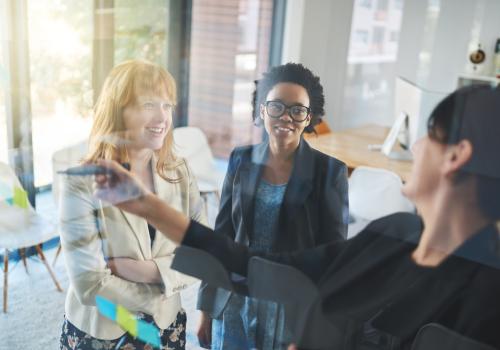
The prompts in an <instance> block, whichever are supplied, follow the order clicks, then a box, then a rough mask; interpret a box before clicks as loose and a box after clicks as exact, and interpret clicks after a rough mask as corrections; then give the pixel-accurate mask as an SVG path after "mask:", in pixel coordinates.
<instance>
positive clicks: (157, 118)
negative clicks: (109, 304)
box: [60, 60, 205, 349]
mask: <svg viewBox="0 0 500 350" xmlns="http://www.w3.org/2000/svg"><path fill="white" fill-rule="evenodd" d="M175 103H176V89H175V81H174V79H173V78H172V76H171V75H170V74H169V73H168V72H167V71H166V70H164V69H163V68H161V67H159V66H157V65H155V64H152V63H149V62H145V61H138V60H133V61H127V62H124V63H122V64H119V65H118V66H116V67H115V68H113V70H112V71H111V73H110V74H109V76H108V77H107V79H106V81H105V83H104V86H103V89H102V93H101V95H100V97H99V99H98V101H97V104H96V107H95V119H94V124H93V128H92V131H91V135H90V140H89V141H90V142H89V154H88V156H87V159H86V161H87V162H96V161H97V160H98V159H113V160H117V161H119V162H121V163H129V164H130V168H131V171H132V172H133V173H134V174H135V175H136V176H137V177H139V178H140V179H141V180H142V181H143V182H144V183H145V184H146V186H147V187H148V188H149V190H151V191H153V192H154V193H156V194H157V195H158V196H159V197H161V198H162V199H163V200H165V201H167V202H168V203H169V204H170V205H172V206H173V207H175V208H177V209H178V210H179V211H181V212H183V213H184V214H185V215H187V216H190V217H191V218H192V219H194V220H197V221H201V222H205V217H204V216H203V210H202V208H201V201H200V197H199V192H198V188H197V185H196V182H195V180H194V178H193V175H192V173H191V172H190V170H189V167H188V166H187V164H186V161H185V160H183V159H179V158H177V157H176V156H175V154H174V152H173V136H172V111H173V108H174V106H175ZM92 182H93V179H92V177H90V176H87V177H75V176H74V177H71V176H68V177H66V178H65V179H64V181H63V186H62V188H63V190H62V193H61V240H62V247H63V250H64V253H65V254H64V255H65V258H66V266H67V271H68V274H69V278H70V286H69V290H68V294H67V297H66V306H65V318H64V324H63V329H62V335H61V342H60V344H61V349H115V348H116V349H118V348H119V349H149V348H150V347H149V345H146V344H144V343H142V342H141V341H139V340H137V339H134V338H133V337H132V336H131V335H129V334H127V333H125V332H124V331H123V330H122V329H121V328H120V327H119V326H118V325H117V324H116V323H115V322H113V321H111V320H109V319H106V318H105V317H103V316H102V315H100V314H99V312H98V310H97V308H96V304H95V297H96V296H97V295H99V296H102V297H104V298H107V299H109V300H111V301H113V302H114V303H116V304H119V305H122V306H123V307H125V308H126V309H128V310H129V311H131V312H133V313H134V314H136V315H137V316H138V317H139V318H140V319H143V320H145V321H147V322H150V323H153V324H155V325H156V326H157V327H158V328H159V329H160V333H161V334H160V335H161V339H162V349H167V348H168V349H184V347H185V329H186V314H185V312H184V311H183V309H182V307H181V301H180V296H179V293H178V292H179V291H180V290H181V289H183V288H185V287H186V286H187V285H188V284H189V283H190V282H191V281H192V279H190V278H189V277H187V276H184V275H182V274H180V273H178V272H175V271H173V270H171V269H170V264H171V261H172V258H173V254H174V249H175V245H174V243H172V242H171V241H170V240H168V239H166V238H165V236H164V235H163V234H161V233H159V232H158V233H157V232H156V230H155V228H154V227H152V226H151V225H149V223H148V222H147V221H146V220H144V219H142V218H140V217H138V216H135V215H132V214H128V213H126V212H124V211H121V210H119V209H117V208H114V207H110V206H104V205H103V203H102V202H100V201H96V200H94V199H92V198H93V197H92V192H93V189H92Z"/></svg>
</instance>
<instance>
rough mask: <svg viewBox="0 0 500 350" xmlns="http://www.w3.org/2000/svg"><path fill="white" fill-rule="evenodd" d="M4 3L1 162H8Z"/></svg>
mask: <svg viewBox="0 0 500 350" xmlns="http://www.w3.org/2000/svg"><path fill="white" fill-rule="evenodd" d="M3 5H4V2H3V1H0V162H5V163H7V162H8V146H7V113H6V107H7V106H6V105H5V103H6V101H5V99H6V98H7V96H6V89H7V87H8V81H7V79H8V73H7V67H6V65H5V63H6V62H5V55H6V54H7V52H6V50H5V45H4V43H6V38H5V36H6V32H5V30H6V28H5V27H4V26H5V19H4V16H5V9H4V8H3Z"/></svg>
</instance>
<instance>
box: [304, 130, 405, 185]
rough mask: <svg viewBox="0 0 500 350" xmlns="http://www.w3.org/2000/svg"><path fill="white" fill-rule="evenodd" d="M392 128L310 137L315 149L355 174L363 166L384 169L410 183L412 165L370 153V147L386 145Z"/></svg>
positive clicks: (377, 153)
mask: <svg viewBox="0 0 500 350" xmlns="http://www.w3.org/2000/svg"><path fill="white" fill-rule="evenodd" d="M389 130H390V128H387V127H384V126H379V125H366V126H362V127H359V128H354V129H348V130H344V131H339V132H331V133H328V134H322V135H318V136H316V135H314V134H310V135H306V137H305V139H306V140H307V142H308V143H309V144H310V145H311V147H313V148H315V149H317V150H319V151H321V152H323V153H326V154H328V155H331V156H333V157H335V158H338V159H340V160H341V161H343V162H344V163H346V164H347V167H348V168H349V170H350V171H351V170H352V169H354V168H356V167H358V166H360V165H365V166H370V167H374V168H383V169H387V170H390V171H392V172H394V173H396V174H398V175H399V176H400V177H401V179H402V180H403V181H407V180H408V179H409V177H410V173H411V165H412V162H411V161H402V160H394V159H389V158H387V157H386V156H385V155H383V154H382V153H381V152H380V151H370V150H368V145H373V144H382V143H383V142H384V139H385V137H386V135H387V134H388V133H389Z"/></svg>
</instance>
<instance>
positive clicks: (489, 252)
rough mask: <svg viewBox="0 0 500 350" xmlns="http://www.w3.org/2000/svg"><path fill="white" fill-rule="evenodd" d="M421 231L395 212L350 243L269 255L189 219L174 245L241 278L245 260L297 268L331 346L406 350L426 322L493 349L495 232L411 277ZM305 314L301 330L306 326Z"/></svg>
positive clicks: (499, 262) (496, 338) (497, 264)
mask: <svg viewBox="0 0 500 350" xmlns="http://www.w3.org/2000/svg"><path fill="white" fill-rule="evenodd" d="M421 230H422V223H421V221H420V219H419V218H418V217H417V216H415V215H413V214H408V213H399V214H394V215H391V216H388V217H385V218H382V219H379V220H377V221H374V222H373V223H371V224H370V225H369V226H368V227H367V228H365V229H364V230H363V232H361V233H360V234H359V235H357V236H356V237H354V238H353V239H351V240H348V241H343V242H333V243H329V244H326V245H323V246H320V247H315V248H312V249H308V250H306V251H302V252H296V253H279V254H276V253H256V252H252V251H250V250H249V249H248V248H247V247H245V246H243V245H239V244H237V243H235V242H233V241H231V240H230V239H228V238H226V237H221V236H220V235H217V234H214V233H213V232H210V230H209V229H207V228H206V227H204V226H202V225H200V224H198V223H196V222H194V221H192V222H191V225H190V227H189V229H188V231H187V233H186V236H185V238H184V241H183V242H182V244H183V245H187V246H191V247H194V248H198V249H202V250H205V251H207V252H209V253H210V254H212V255H213V256H215V257H216V258H217V259H218V260H219V261H220V262H221V263H222V264H223V265H224V266H225V268H226V269H227V270H228V271H232V272H236V273H238V274H240V275H244V276H245V275H246V274H247V267H248V262H249V260H250V258H251V257H252V256H263V257H265V258H267V259H270V260H273V261H276V262H279V263H283V264H287V265H291V266H294V267H295V268H297V269H299V270H301V271H302V272H303V273H304V274H305V275H307V276H308V277H310V278H311V279H312V280H313V282H314V283H315V284H316V285H317V287H318V289H319V294H320V302H321V306H322V310H323V313H324V314H325V316H326V317H327V319H329V321H330V324H329V325H328V324H326V323H325V324H324V327H325V328H324V330H323V331H322V332H323V333H324V334H330V335H331V334H333V333H336V334H338V335H340V337H337V336H335V337H333V338H332V344H331V345H332V346H331V348H338V349H363V350H365V349H374V350H375V349H377V350H382V349H383V350H387V349H391V350H396V349H397V350H399V349H410V347H411V344H412V342H413V340H414V338H415V336H416V334H417V332H418V330H419V329H420V328H421V327H422V326H423V325H425V324H428V323H438V324H441V325H443V326H445V327H447V328H449V329H452V330H454V331H456V332H458V333H460V334H462V335H464V336H466V337H469V338H472V339H475V340H477V341H479V342H482V343H486V344H489V345H492V346H494V347H495V348H500V333H499V332H498V324H500V298H499V297H498V296H499V295H500V257H499V251H500V250H499V248H500V238H499V237H500V236H499V231H498V229H497V228H496V227H495V226H494V225H490V226H488V227H485V228H484V229H483V230H480V231H479V232H477V233H476V234H475V235H473V236H472V237H471V238H469V239H468V240H467V241H466V242H464V243H463V244H462V246H461V247H459V248H458V249H457V250H456V251H455V252H454V253H453V254H452V255H450V256H449V257H448V258H447V259H446V260H445V261H443V262H442V263H441V264H440V265H439V266H437V267H435V268H420V269H421V270H423V271H419V270H418V269H419V268H418V267H417V268H416V267H414V264H413V265H412V264H411V263H409V262H410V261H411V259H410V256H411V252H412V251H413V250H414V249H415V247H416V245H417V243H418V240H419V236H420V232H421ZM179 270H180V271H181V272H182V269H179ZM416 271H417V272H418V273H415V272H416ZM406 275H409V277H410V278H408V277H407V276H406ZM412 276H415V278H412ZM198 277H203V276H198ZM405 281H407V282H408V283H406V284H405V283H404V282H405ZM269 288H273V287H272V285H270V286H269ZM394 288H397V289H396V290H395V289H394ZM277 301H279V300H277ZM307 316H308V315H305V317H306V318H305V319H304V320H301V324H304V325H307V324H308V322H307ZM332 327H333V328H332Z"/></svg>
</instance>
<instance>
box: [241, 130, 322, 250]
mask: <svg viewBox="0 0 500 350" xmlns="http://www.w3.org/2000/svg"><path fill="white" fill-rule="evenodd" d="M251 152H252V154H251V156H250V158H251V159H250V161H249V162H242V165H241V167H240V184H241V188H240V199H241V207H242V221H243V223H244V226H245V228H246V230H247V236H249V237H250V236H251V234H252V232H253V219H254V199H255V192H256V190H257V185H258V182H259V179H260V177H261V175H262V170H263V166H264V165H265V163H266V161H267V157H268V152H269V143H268V142H267V141H265V142H262V143H260V144H258V145H256V146H254V147H252V151H251ZM314 170H315V169H314V155H313V153H312V150H311V148H310V146H309V145H308V144H307V142H306V141H304V139H303V138H301V140H300V143H299V146H298V147H297V150H296V153H295V158H294V164H293V168H292V173H291V175H290V179H289V181H288V185H287V188H286V191H285V195H284V198H283V203H282V205H281V209H280V218H279V227H287V226H288V224H290V225H292V226H294V225H293V222H294V220H290V218H295V217H297V216H296V215H298V214H300V212H301V211H302V210H303V209H304V208H303V204H304V202H305V201H306V199H307V197H308V196H309V193H310V192H311V191H312V188H313V179H314ZM299 216H301V215H299ZM287 231H288V229H286V230H279V232H277V236H276V242H279V241H280V237H279V236H280V234H282V233H284V232H287Z"/></svg>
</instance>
